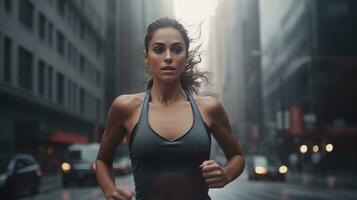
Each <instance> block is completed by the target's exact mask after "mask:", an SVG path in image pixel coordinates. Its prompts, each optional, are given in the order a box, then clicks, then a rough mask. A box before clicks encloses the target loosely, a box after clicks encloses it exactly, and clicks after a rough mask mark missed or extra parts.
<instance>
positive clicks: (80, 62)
mask: <svg viewBox="0 0 357 200" xmlns="http://www.w3.org/2000/svg"><path fill="white" fill-rule="evenodd" d="M84 68H85V58H84V56H83V55H82V54H81V55H80V57H79V70H80V72H81V73H82V74H83V73H84Z"/></svg>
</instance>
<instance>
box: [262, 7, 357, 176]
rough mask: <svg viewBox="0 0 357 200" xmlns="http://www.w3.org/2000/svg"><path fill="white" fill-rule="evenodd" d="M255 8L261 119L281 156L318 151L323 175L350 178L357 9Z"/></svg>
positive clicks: (356, 118) (356, 133)
mask: <svg viewBox="0 0 357 200" xmlns="http://www.w3.org/2000/svg"><path fill="white" fill-rule="evenodd" d="M260 2H261V4H262V6H261V18H260V19H261V22H262V26H261V34H262V52H263V56H262V58H263V59H262V65H263V66H262V67H263V85H264V87H263V99H264V108H265V119H266V123H267V125H269V124H270V127H271V131H270V132H271V133H272V134H273V135H272V137H271V138H274V139H277V141H281V143H280V145H276V146H280V147H281V148H280V152H281V156H282V157H283V158H285V159H287V157H288V154H289V153H294V152H296V153H299V152H298V149H299V146H300V145H302V144H306V145H308V147H309V149H311V148H312V146H313V145H316V146H318V147H319V149H320V152H321V153H322V155H323V156H322V159H321V162H324V163H325V164H324V165H323V166H324V167H325V168H328V169H327V170H337V169H345V170H346V171H348V170H355V167H354V166H356V163H357V159H356V158H352V159H351V158H350V157H349V155H351V154H353V155H356V153H357V149H356V147H355V146H356V145H355V144H356V142H357V114H356V113H357V112H356V109H357V107H356V104H355V102H356V100H357V95H356V92H355V89H356V84H357V70H356V68H355V67H354V66H355V65H356V64H357V56H356V55H357V40H356V37H355V35H356V32H357V27H356V26H355V22H356V20H357V15H356V14H355V13H356V9H357V2H355V1H348V0H341V1H335V0H304V1H294V0H274V1H269V3H268V2H265V1H260ZM274 135H275V136H277V137H273V136H274ZM328 143H330V144H332V145H333V146H334V148H333V149H334V150H333V151H332V152H329V151H326V150H324V149H325V147H326V144H328ZM346 152H349V153H346ZM312 155H313V152H311V151H309V152H308V154H307V156H305V159H309V158H310V156H312ZM333 160H335V161H334V162H333ZM336 161H338V162H336ZM309 162H310V161H309V160H308V161H307V163H309Z"/></svg>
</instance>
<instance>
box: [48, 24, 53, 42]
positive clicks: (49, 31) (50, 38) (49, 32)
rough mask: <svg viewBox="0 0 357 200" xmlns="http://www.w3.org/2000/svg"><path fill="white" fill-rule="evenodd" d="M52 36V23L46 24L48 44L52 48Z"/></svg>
mask: <svg viewBox="0 0 357 200" xmlns="http://www.w3.org/2000/svg"><path fill="white" fill-rule="evenodd" d="M52 34H53V24H52V22H48V44H49V45H50V46H52V43H53V37H52Z"/></svg>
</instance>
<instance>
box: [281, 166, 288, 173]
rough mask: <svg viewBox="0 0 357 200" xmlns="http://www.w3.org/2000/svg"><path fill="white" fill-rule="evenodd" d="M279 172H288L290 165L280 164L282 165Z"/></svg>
mask: <svg viewBox="0 0 357 200" xmlns="http://www.w3.org/2000/svg"><path fill="white" fill-rule="evenodd" d="M279 172H280V173H281V174H285V173H286V172H288V167H287V166H285V165H282V166H280V167H279Z"/></svg>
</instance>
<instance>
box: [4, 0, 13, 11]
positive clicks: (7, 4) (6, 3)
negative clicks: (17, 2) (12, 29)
mask: <svg viewBox="0 0 357 200" xmlns="http://www.w3.org/2000/svg"><path fill="white" fill-rule="evenodd" d="M12 1H13V0H4V7H5V10H6V11H7V12H11V10H12Z"/></svg>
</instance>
